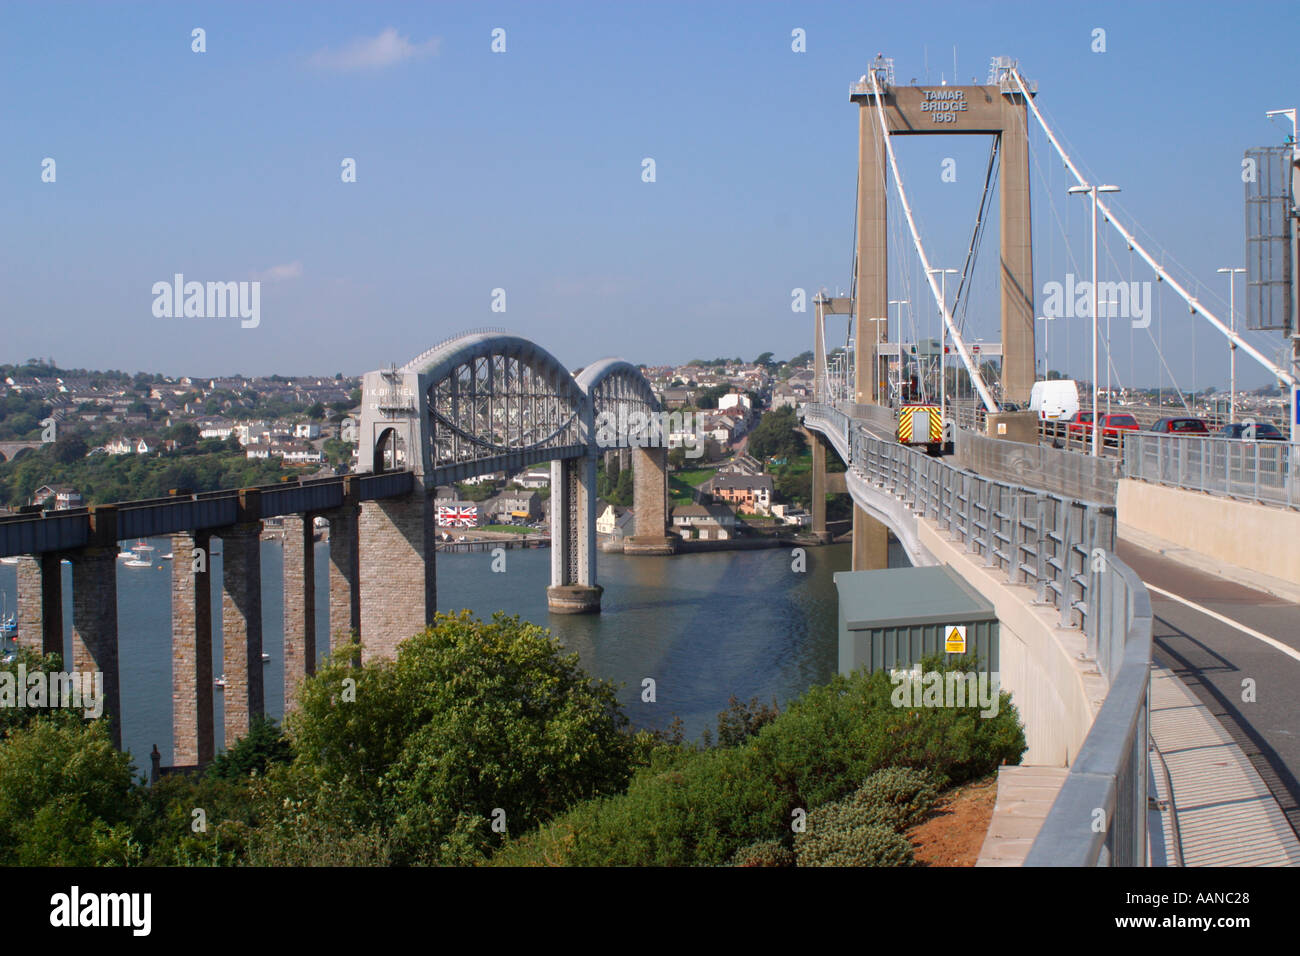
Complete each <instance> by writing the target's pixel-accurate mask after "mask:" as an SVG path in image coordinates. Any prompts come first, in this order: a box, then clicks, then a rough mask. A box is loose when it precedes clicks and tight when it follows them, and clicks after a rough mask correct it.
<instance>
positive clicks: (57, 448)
mask: <svg viewBox="0 0 1300 956" xmlns="http://www.w3.org/2000/svg"><path fill="white" fill-rule="evenodd" d="M87 451H88V449H87V448H86V440H85V439H84V438H82V437H81V436H80V435H63V436H61V437H59V438H58V439H56V440H55V442H54V459H55V461H58V462H60V463H62V464H65V465H67V464H71V463H72V462H74V461H80V460H81V459H82V458H85V457H86V452H87Z"/></svg>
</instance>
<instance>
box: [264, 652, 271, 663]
mask: <svg viewBox="0 0 1300 956" xmlns="http://www.w3.org/2000/svg"><path fill="white" fill-rule="evenodd" d="M270 659H271V655H270V654H267V653H266V652H263V653H262V663H263V664H265V663H267V662H268V661H269V660H270Z"/></svg>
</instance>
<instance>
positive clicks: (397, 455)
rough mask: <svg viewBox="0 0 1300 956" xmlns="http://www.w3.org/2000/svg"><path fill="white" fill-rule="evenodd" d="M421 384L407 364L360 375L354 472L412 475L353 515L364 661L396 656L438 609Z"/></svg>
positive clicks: (428, 447) (431, 476)
mask: <svg viewBox="0 0 1300 956" xmlns="http://www.w3.org/2000/svg"><path fill="white" fill-rule="evenodd" d="M426 384H427V382H426V381H425V376H424V375H422V373H421V372H420V371H419V370H417V369H414V368H411V366H410V365H407V366H403V367H402V368H387V369H381V370H379V371H375V372H367V373H366V374H365V377H364V378H363V379H362V387H361V394H362V409H361V426H360V429H359V431H360V434H359V435H358V443H357V449H358V455H357V457H358V461H357V469H358V471H360V472H370V473H372V474H379V473H382V472H385V471H394V470H409V471H412V472H414V473H415V479H416V480H415V486H414V488H413V489H412V491H411V493H410V494H409V495H407V496H405V497H403V498H385V499H382V500H377V501H362V502H361V503H360V508H359V510H358V511H357V514H356V535H357V543H356V549H357V563H356V577H357V590H358V592H359V593H358V598H359V605H360V607H359V615H358V617H359V620H358V624H359V625H360V632H361V633H360V638H361V659H362V662H363V663H364V662H366V661H368V660H372V659H374V658H377V657H390V658H391V657H396V656H397V645H398V644H400V643H401V642H402V641H403V640H405V639H406V638H408V637H410V636H411V635H413V634H418V633H419V632H420V631H422V630H424V629H425V628H426V627H427V626H428V625H429V624H431V623H433V617H434V614H435V613H436V612H437V608H438V605H437V574H436V568H435V552H434V542H435V537H434V529H433V508H432V505H431V502H430V500H429V498H430V495H432V493H433V490H434V487H435V481H434V474H433V467H432V461H431V454H432V445H433V443H432V441H431V440H430V435H429V430H430V423H429V416H428V415H427V414H426V412H425V409H424V402H425V400H426V399H425V394H426V392H427V388H426V387H424V386H426Z"/></svg>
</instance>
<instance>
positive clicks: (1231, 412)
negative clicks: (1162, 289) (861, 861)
mask: <svg viewBox="0 0 1300 956" xmlns="http://www.w3.org/2000/svg"><path fill="white" fill-rule="evenodd" d="M1219 271H1220V272H1226V273H1228V328H1230V329H1231V330H1232V334H1233V335H1236V334H1237V294H1236V293H1237V276H1238V275H1239V274H1241V273H1244V272H1245V271H1246V270H1245V269H1235V268H1224V269H1220V270H1219ZM1228 368H1229V372H1228V375H1229V379H1228V422H1229V424H1231V423H1232V422H1235V421H1236V420H1237V340H1236V339H1229V340H1228Z"/></svg>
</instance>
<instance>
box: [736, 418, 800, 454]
mask: <svg viewBox="0 0 1300 956" xmlns="http://www.w3.org/2000/svg"><path fill="white" fill-rule="evenodd" d="M798 424H799V420H798V417H797V416H796V415H795V412H794V409H793V408H790V407H788V406H787V407H784V408H778V409H776V410H775V411H771V412H768V413H767V414H765V415H764V416H763V418H762V420H761V421H760V422H759V423H758V427H757V428H755V429H754V431H753V434H752V435H750V438H749V453H750V454H751V455H753V456H754V457H755V458H759V459H763V458H787V459H788V458H797V457H798V456H800V455H802V454H803V453H804V449H805V448H806V447H807V443H806V442H805V441H804V438H803V436H802V435H801V434H799V432H798V431H796V430H795V429H796V428H797V426H798Z"/></svg>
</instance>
